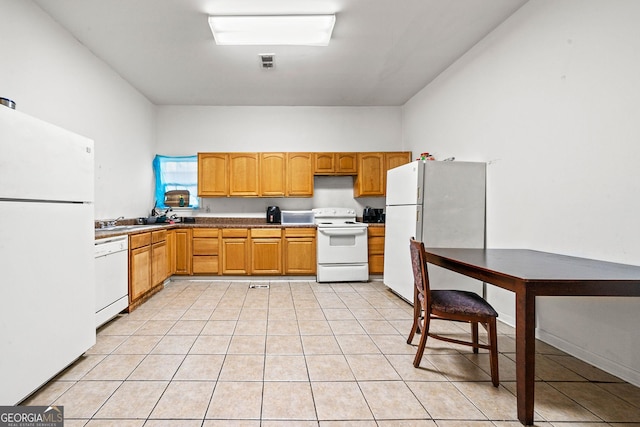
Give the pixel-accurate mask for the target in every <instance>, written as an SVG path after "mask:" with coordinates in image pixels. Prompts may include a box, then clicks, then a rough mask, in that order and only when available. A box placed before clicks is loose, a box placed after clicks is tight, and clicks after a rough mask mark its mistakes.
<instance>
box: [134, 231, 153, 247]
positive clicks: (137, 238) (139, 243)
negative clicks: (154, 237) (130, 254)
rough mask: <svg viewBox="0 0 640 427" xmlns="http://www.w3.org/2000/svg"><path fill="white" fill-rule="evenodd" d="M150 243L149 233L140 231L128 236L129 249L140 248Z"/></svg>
mask: <svg viewBox="0 0 640 427" xmlns="http://www.w3.org/2000/svg"><path fill="white" fill-rule="evenodd" d="M150 244H151V233H141V234H134V235H132V236H129V249H136V248H141V247H143V246H149V245H150Z"/></svg>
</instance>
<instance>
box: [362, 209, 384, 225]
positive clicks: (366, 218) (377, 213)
mask: <svg viewBox="0 0 640 427" xmlns="http://www.w3.org/2000/svg"><path fill="white" fill-rule="evenodd" d="M383 212H384V209H378V208H372V207H371V206H367V207H366V208H364V211H363V212H362V222H370V223H371V222H378V223H381V222H384V213H383Z"/></svg>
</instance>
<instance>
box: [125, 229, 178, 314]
mask: <svg viewBox="0 0 640 427" xmlns="http://www.w3.org/2000/svg"><path fill="white" fill-rule="evenodd" d="M167 277H168V268H167V239H166V231H164V230H162V231H158V232H153V233H151V232H149V233H141V234H134V235H131V236H129V311H132V310H134V309H135V308H136V307H137V306H139V305H140V304H142V303H143V302H144V301H146V300H147V299H148V298H149V297H151V296H152V295H153V294H155V293H156V292H158V291H159V290H160V289H162V286H163V282H164V280H165V279H166V278H167Z"/></svg>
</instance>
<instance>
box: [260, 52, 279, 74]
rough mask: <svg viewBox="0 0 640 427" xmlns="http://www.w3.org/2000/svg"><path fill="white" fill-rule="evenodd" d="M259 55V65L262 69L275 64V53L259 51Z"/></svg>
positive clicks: (269, 67) (270, 67)
mask: <svg viewBox="0 0 640 427" xmlns="http://www.w3.org/2000/svg"><path fill="white" fill-rule="evenodd" d="M258 56H260V66H261V68H263V69H266V70H270V69H272V68H273V67H274V66H275V65H276V64H275V55H274V54H273V53H261V54H259V55H258Z"/></svg>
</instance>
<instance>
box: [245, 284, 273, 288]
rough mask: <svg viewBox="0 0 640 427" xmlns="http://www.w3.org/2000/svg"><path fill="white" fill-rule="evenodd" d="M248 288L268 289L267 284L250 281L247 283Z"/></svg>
mask: <svg viewBox="0 0 640 427" xmlns="http://www.w3.org/2000/svg"><path fill="white" fill-rule="evenodd" d="M249 289H269V285H264V284H259V283H252V284H250V285H249Z"/></svg>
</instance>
